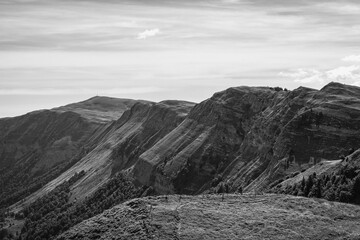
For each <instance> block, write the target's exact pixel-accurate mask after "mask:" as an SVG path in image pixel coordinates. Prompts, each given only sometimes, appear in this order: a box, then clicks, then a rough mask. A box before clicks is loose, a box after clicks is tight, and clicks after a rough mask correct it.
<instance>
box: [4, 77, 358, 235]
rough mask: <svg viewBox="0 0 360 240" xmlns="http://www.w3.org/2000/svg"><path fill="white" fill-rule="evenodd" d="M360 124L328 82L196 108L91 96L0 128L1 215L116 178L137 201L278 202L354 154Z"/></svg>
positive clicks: (86, 193) (353, 97) (354, 90)
mask: <svg viewBox="0 0 360 240" xmlns="http://www.w3.org/2000/svg"><path fill="white" fill-rule="evenodd" d="M359 122H360V88H359V87H356V86H350V85H344V84H340V83H335V82H332V83H329V84H328V85H326V86H324V87H323V88H322V89H320V90H316V89H310V88H305V87H299V88H297V89H294V90H292V91H289V90H286V89H282V88H280V87H276V88H272V87H246V86H243V87H233V88H229V89H226V90H224V91H221V92H217V93H215V94H214V95H213V96H212V97H210V98H209V99H206V100H205V101H203V102H201V103H198V104H196V103H192V102H187V101H177V100H167V101H162V102H157V103H156V102H151V101H144V100H131V99H118V98H109V97H99V96H97V97H93V98H91V99H88V100H86V101H83V102H79V103H73V104H69V105H66V106H63V107H58V108H54V109H50V110H39V111H35V112H31V113H28V114H25V115H23V116H18V117H13V118H3V119H0V144H1V145H0V189H1V191H0V199H1V200H0V208H2V209H3V211H5V209H6V211H5V212H12V213H14V214H16V213H20V212H22V211H23V210H24V209H27V207H28V206H31V204H33V203H35V202H36V201H39V199H42V198H44V197H46V196H47V195H48V194H50V193H51V192H53V191H54V190H56V189H57V188H58V187H59V186H63V184H66V183H68V182H69V181H70V182H71V179H72V178H73V177H74V176H75V175H76V176H77V179H76V181H75V182H74V183H72V184H71V185H70V186H69V190H68V202H69V203H72V204H74V203H78V202H83V201H89V199H90V198H91V197H92V196H93V195H94V194H95V195H96V193H97V192H98V191H99V189H101V188H102V187H104V186H108V185H107V184H109V182H110V181H111V180H112V179H114V178H115V177H116V176H117V175H118V174H119V173H121V174H122V175H123V176H126V178H128V179H130V180H131V184H133V185H134V188H139V189H142V190H141V192H140V193H139V196H148V195H172V194H182V195H198V194H206V193H213V192H215V191H217V190H218V189H219V186H221V185H224V184H226V187H227V188H228V192H237V191H238V190H239V189H243V190H244V192H248V193H250V192H253V193H256V194H258V193H262V192H268V191H273V187H274V186H275V187H276V189H283V190H282V191H279V190H278V191H275V192H277V193H281V192H282V193H283V192H284V191H285V190H284V189H285V188H286V186H287V185H289V184H290V180H291V179H292V178H296V176H297V179H298V180H297V181H295V180H294V181H293V182H292V184H294V183H298V182H300V181H301V180H302V178H303V175H304V176H305V177H306V176H309V175H310V174H307V175H306V174H305V173H306V172H307V171H310V169H311V167H313V169H315V168H316V169H322V168H320V167H315V166H320V164H321V166H324V165H326V166H327V165H329V166H330V165H331V166H332V165H333V164H335V163H336V160H338V162H339V161H341V160H339V159H344V157H346V156H347V155H349V154H352V153H353V152H354V151H355V150H357V149H358V148H360V124H359ZM354 159H355V157H354ZM329 160H335V161H330V162H329ZM356 161H357V160H356ZM327 163H328V164H327ZM335 165H336V164H335ZM314 171H315V170H314ZM314 171H313V172H314ZM316 171H317V172H318V170H316ZM79 173H81V175H78V174H79ZM299 174H303V175H299ZM299 176H301V177H299ZM286 181H287V182H286ZM277 185H279V186H277ZM291 186H293V185H291ZM273 192H274V191H273ZM124 200H126V199H124ZM121 211H123V210H121ZM66 239H67V238H66Z"/></svg>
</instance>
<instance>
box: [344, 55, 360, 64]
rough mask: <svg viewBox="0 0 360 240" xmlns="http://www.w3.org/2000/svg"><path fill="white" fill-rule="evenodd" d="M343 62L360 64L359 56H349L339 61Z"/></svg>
mask: <svg viewBox="0 0 360 240" xmlns="http://www.w3.org/2000/svg"><path fill="white" fill-rule="evenodd" d="M341 60H343V61H345V62H360V55H350V56H346V57H344V58H343V59H341Z"/></svg>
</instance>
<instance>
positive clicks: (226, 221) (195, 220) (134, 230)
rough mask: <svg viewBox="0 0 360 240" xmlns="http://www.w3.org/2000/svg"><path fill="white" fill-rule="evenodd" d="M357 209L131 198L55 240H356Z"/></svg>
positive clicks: (271, 200)
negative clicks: (94, 239)
mask: <svg viewBox="0 0 360 240" xmlns="http://www.w3.org/2000/svg"><path fill="white" fill-rule="evenodd" d="M359 220H360V207H359V206H355V205H349V204H342V203H336V202H328V201H326V200H321V199H308V198H301V197H293V196H286V195H274V194H271V195H258V196H252V195H243V196H240V195H227V196H225V200H224V201H221V196H220V195H205V196H182V198H181V200H180V201H179V196H176V195H173V196H169V197H168V200H166V198H165V197H164V196H159V197H147V198H143V199H134V200H131V201H129V202H126V203H124V204H121V205H118V206H116V207H114V208H112V209H110V210H108V211H105V212H104V213H103V214H100V215H98V216H96V217H93V218H91V219H89V220H86V221H84V222H82V223H80V224H78V225H76V226H75V227H73V228H72V229H70V230H69V231H68V232H66V233H64V234H63V235H61V236H60V237H59V238H58V239H93V238H96V239H359V238H360V227H359Z"/></svg>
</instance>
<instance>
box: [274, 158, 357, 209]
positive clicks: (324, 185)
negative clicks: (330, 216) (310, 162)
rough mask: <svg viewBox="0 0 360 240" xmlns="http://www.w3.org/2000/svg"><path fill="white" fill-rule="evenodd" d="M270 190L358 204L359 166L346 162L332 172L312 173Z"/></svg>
mask: <svg viewBox="0 0 360 240" xmlns="http://www.w3.org/2000/svg"><path fill="white" fill-rule="evenodd" d="M272 192H275V193H285V194H292V195H295V196H304V197H316V198H325V199H327V200H330V201H339V202H345V203H354V204H360V167H358V166H354V165H351V164H346V165H344V166H342V167H341V168H339V169H338V170H337V171H335V172H333V173H328V174H322V175H320V176H317V175H316V173H314V174H312V175H310V176H309V177H308V178H307V179H305V178H303V179H302V181H301V182H299V183H297V184H294V185H292V186H291V185H289V186H287V187H286V188H285V189H283V188H281V184H279V185H277V186H275V187H274V188H273V189H272Z"/></svg>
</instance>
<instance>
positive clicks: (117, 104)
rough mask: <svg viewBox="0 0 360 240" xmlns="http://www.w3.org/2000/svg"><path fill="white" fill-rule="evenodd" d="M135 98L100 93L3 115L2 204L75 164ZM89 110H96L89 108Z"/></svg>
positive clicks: (0, 131) (0, 126)
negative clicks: (48, 107)
mask: <svg viewBox="0 0 360 240" xmlns="http://www.w3.org/2000/svg"><path fill="white" fill-rule="evenodd" d="M123 101H124V102H123ZM135 103H136V101H135V100H122V99H112V98H102V97H95V98H91V99H89V100H86V101H84V102H81V103H76V104H70V105H68V106H66V107H60V108H58V109H52V110H41V111H36V112H32V113H28V114H26V115H23V116H19V117H14V118H5V119H0V209H1V208H4V207H7V206H9V205H10V204H13V203H15V202H17V201H20V200H22V199H24V198H25V197H27V196H28V195H29V194H31V193H32V192H34V191H36V190H38V189H39V188H41V187H43V186H44V185H45V184H47V183H48V182H49V181H51V180H53V179H54V178H56V177H58V176H59V175H60V174H61V173H62V172H64V171H65V170H67V169H70V168H71V167H72V166H73V165H74V164H75V163H76V162H77V161H79V160H80V159H81V158H83V157H84V156H85V155H86V154H87V153H88V152H89V151H91V150H92V149H93V148H94V147H96V145H97V144H98V141H99V140H100V139H101V138H102V136H103V132H104V131H105V130H106V128H107V127H108V126H109V125H110V124H111V122H112V121H113V120H114V116H118V115H119V114H120V115H121V113H122V112H124V111H125V110H126V109H128V108H129V107H131V106H132V105H133V104H135ZM88 111H91V113H92V115H88V114H84V113H87V112H88ZM104 112H106V113H107V115H104V114H103V113H104ZM100 115H101V121H100V120H99V119H98V117H97V116H100Z"/></svg>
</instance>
